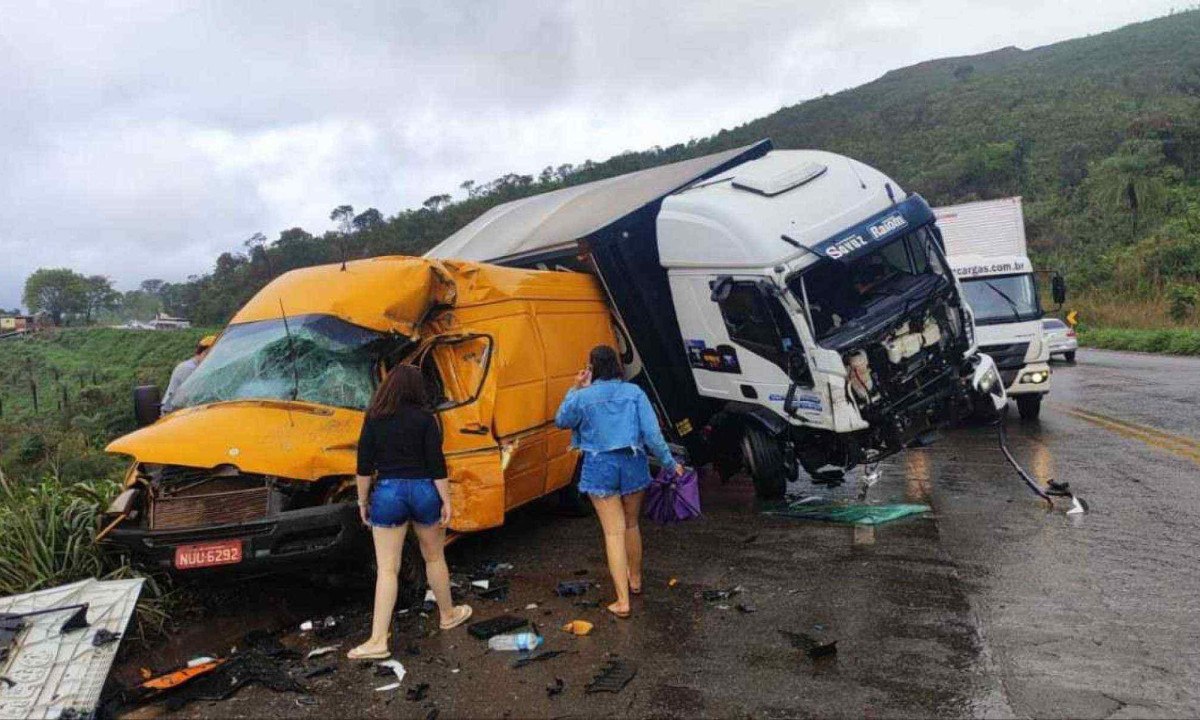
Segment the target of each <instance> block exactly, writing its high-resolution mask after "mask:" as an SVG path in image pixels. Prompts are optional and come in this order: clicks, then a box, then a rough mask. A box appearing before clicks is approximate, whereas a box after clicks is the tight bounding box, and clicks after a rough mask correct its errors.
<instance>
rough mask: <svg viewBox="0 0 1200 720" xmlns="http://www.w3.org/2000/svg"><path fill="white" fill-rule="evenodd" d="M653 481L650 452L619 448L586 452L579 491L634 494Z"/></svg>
mask: <svg viewBox="0 0 1200 720" xmlns="http://www.w3.org/2000/svg"><path fill="white" fill-rule="evenodd" d="M649 485H650V463H649V461H648V460H647V459H646V453H643V452H629V451H625V450H616V451H610V452H600V453H585V454H584V457H583V470H582V471H581V472H580V473H579V492H581V493H585V494H587V495H595V496H596V497H608V496H610V495H631V494H633V493H635V492H641V491H642V490H645V489H646V488H647V487H649Z"/></svg>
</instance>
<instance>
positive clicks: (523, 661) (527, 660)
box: [512, 650, 566, 669]
mask: <svg viewBox="0 0 1200 720" xmlns="http://www.w3.org/2000/svg"><path fill="white" fill-rule="evenodd" d="M565 654H566V651H565V650H546V651H543V652H540V653H538V654H536V655H528V656H526V657H523V658H520V659H518V660H517V661H516V662H514V663H513V664H512V666H513V668H514V669H515V668H523V667H525V666H526V665H529V664H532V663H535V662H544V661H546V660H551V659H553V658H556V657H558V656H559V655H565Z"/></svg>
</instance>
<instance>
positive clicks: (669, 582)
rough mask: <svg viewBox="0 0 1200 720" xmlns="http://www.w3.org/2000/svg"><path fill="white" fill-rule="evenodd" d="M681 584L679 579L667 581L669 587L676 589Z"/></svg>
mask: <svg viewBox="0 0 1200 720" xmlns="http://www.w3.org/2000/svg"><path fill="white" fill-rule="evenodd" d="M678 584H679V578H671V579H670V580H668V581H667V587H675V586H676V585H678Z"/></svg>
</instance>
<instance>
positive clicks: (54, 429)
mask: <svg viewBox="0 0 1200 720" xmlns="http://www.w3.org/2000/svg"><path fill="white" fill-rule="evenodd" d="M204 333H205V331H203V330H180V331H173V332H155V331H148V330H144V331H143V330H112V329H106V328H92V329H83V328H80V329H67V330H60V331H51V332H46V333H42V334H40V335H38V336H36V337H31V338H25V339H17V340H3V341H0V408H2V412H0V470H2V471H4V472H5V473H6V474H7V475H8V476H9V477H22V478H41V477H45V476H49V475H53V476H56V477H59V478H60V479H62V480H63V481H65V482H74V481H77V480H93V479H96V478H99V477H110V476H112V475H113V474H114V473H116V472H119V470H120V463H119V462H118V461H114V460H112V459H110V458H107V457H105V456H104V455H103V453H102V452H101V449H102V448H103V446H104V444H106V443H107V442H108V441H109V440H111V439H112V438H114V437H116V436H118V435H120V434H122V433H125V432H128V431H130V430H132V429H133V428H134V420H133V401H132V399H131V398H132V395H131V390H132V388H133V387H134V385H136V384H139V383H144V382H150V383H157V384H158V385H159V387H164V388H165V387H166V381H167V378H169V377H170V373H171V369H172V368H173V367H174V366H175V364H176V363H177V362H179V361H180V360H182V359H184V358H186V357H188V356H189V355H191V353H192V351H193V348H194V347H195V344H196V341H197V340H198V339H199V338H200V337H201V336H202V335H203V334H204ZM35 391H36V396H37V407H36V409H35V407H34V396H35Z"/></svg>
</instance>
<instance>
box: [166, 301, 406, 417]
mask: <svg viewBox="0 0 1200 720" xmlns="http://www.w3.org/2000/svg"><path fill="white" fill-rule="evenodd" d="M289 330H290V332H291V338H290V339H289V337H288V331H289ZM383 337H384V336H383V335H381V334H380V333H377V332H374V331H371V330H367V329H365V328H361V327H358V326H356V325H351V324H350V323H348V322H346V321H344V320H340V319H338V318H335V317H332V316H329V315H299V316H296V317H289V318H288V319H287V327H286V328H285V327H284V321H283V319H282V318H281V319H279V320H262V321H259V322H251V323H244V324H240V325H231V326H230V327H228V328H227V329H226V330H225V332H224V333H222V334H221V337H220V339H219V340H218V341H217V344H216V345H214V346H213V347H212V349H211V350H209V351H208V354H207V355H206V356H205V357H204V360H203V361H202V362H201V363H200V365H199V367H197V368H196V370H195V372H193V373H192V374H191V375H190V376H189V377H188V379H187V380H185V381H184V383H183V384H182V385H180V387H179V390H178V392H177V394H176V400H175V402H174V403H173V404H174V405H175V407H176V408H181V407H191V406H193V405H204V404H207V403H213V402H221V401H227V400H241V399H263V400H302V401H305V402H311V403H317V404H319V405H331V406H334V407H344V408H354V409H357V410H362V409H364V408H366V406H367V403H368V402H369V401H370V399H371V393H372V392H373V391H374V388H375V379H374V373H373V372H372V370H373V368H374V366H375V361H376V360H377V357H376V355H375V353H373V352H372V351H371V347H370V346H371V345H372V344H373V343H378V342H379V341H381V340H382V339H383ZM293 352H294V353H295V362H294V364H293V358H292V353H293Z"/></svg>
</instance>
